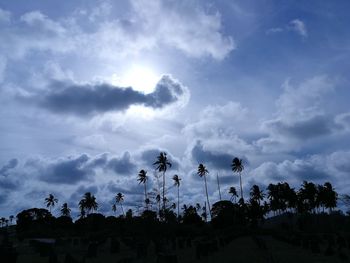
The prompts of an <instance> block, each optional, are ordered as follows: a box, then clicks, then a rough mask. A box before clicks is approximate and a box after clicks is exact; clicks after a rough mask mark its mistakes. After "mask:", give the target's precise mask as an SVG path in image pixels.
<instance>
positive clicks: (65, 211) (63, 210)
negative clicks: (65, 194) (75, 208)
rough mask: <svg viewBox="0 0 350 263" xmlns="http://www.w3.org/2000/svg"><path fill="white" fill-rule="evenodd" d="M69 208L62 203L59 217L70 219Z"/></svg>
mask: <svg viewBox="0 0 350 263" xmlns="http://www.w3.org/2000/svg"><path fill="white" fill-rule="evenodd" d="M70 212H71V210H70V208H69V207H68V204H67V203H64V204H63V205H62V207H61V215H62V216H67V217H70Z"/></svg>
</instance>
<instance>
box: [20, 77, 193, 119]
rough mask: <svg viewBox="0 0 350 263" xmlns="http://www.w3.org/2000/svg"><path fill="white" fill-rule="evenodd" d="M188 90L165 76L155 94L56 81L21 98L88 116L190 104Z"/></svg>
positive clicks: (57, 110)
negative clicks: (141, 106)
mask: <svg viewBox="0 0 350 263" xmlns="http://www.w3.org/2000/svg"><path fill="white" fill-rule="evenodd" d="M188 97H189V91H188V89H187V87H185V86H183V85H182V84H181V83H180V82H178V81H177V80H175V79H174V78H172V77H171V76H170V75H163V76H162V78H161V79H160V80H159V82H158V83H157V85H156V87H155V90H154V91H153V92H152V93H149V94H144V93H142V92H139V91H136V90H134V89H132V88H131V87H128V88H120V87H115V86H112V85H110V84H103V83H102V84H85V85H83V84H71V83H64V82H55V83H54V84H53V85H52V86H51V87H49V90H47V91H46V92H40V94H39V93H38V94H34V95H31V96H26V97H24V96H20V97H19V99H22V100H24V101H26V102H34V103H35V104H37V105H39V106H40V107H42V108H45V109H48V110H50V111H51V112H54V113H57V114H75V115H80V116H86V115H91V114H99V113H105V112H108V111H123V110H126V109H128V108H129V107H130V106H131V105H144V106H146V107H150V108H153V109H161V108H163V107H165V106H168V105H171V104H175V103H180V104H184V103H186V102H187V100H188Z"/></svg>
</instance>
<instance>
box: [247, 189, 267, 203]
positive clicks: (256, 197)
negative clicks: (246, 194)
mask: <svg viewBox="0 0 350 263" xmlns="http://www.w3.org/2000/svg"><path fill="white" fill-rule="evenodd" d="M264 196H265V195H264V193H263V191H262V190H260V188H259V186H257V185H253V186H252V188H251V190H250V198H251V199H252V200H253V201H255V202H257V203H258V204H259V206H260V201H261V200H263V199H264Z"/></svg>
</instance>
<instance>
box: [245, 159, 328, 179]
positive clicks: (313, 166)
mask: <svg viewBox="0 0 350 263" xmlns="http://www.w3.org/2000/svg"><path fill="white" fill-rule="evenodd" d="M251 175H252V177H253V178H254V179H256V180H257V181H264V182H265V183H270V182H278V181H287V182H298V183H301V182H302V181H304V180H306V181H316V182H323V181H326V180H329V179H330V178H331V175H330V174H328V173H327V171H325V169H324V168H323V167H321V166H320V165H319V164H318V162H317V161H316V160H314V159H310V160H304V159H297V160H294V161H289V160H285V161H283V162H281V163H274V162H265V163H262V164H261V165H260V166H259V167H257V168H255V169H254V170H253V171H252V172H251Z"/></svg>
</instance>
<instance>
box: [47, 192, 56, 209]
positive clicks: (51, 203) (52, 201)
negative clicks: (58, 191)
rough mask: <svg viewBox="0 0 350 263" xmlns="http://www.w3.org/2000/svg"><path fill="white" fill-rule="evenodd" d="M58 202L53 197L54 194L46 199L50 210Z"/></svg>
mask: <svg viewBox="0 0 350 263" xmlns="http://www.w3.org/2000/svg"><path fill="white" fill-rule="evenodd" d="M57 202H58V199H57V198H55V197H54V196H53V194H49V196H48V197H46V198H45V203H46V207H48V208H49V209H50V213H51V208H52V207H54V206H55V204H56V203H57Z"/></svg>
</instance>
